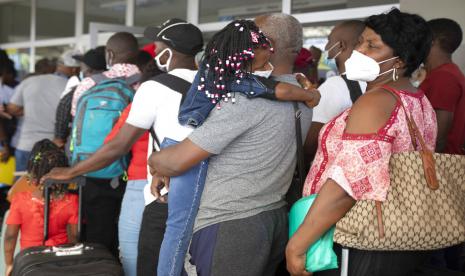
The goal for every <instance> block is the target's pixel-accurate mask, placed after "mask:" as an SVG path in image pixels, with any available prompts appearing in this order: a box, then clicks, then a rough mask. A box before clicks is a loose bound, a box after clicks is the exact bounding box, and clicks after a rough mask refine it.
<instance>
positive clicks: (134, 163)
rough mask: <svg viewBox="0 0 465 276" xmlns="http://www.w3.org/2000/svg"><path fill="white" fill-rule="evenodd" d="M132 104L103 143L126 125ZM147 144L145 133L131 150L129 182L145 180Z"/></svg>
mask: <svg viewBox="0 0 465 276" xmlns="http://www.w3.org/2000/svg"><path fill="white" fill-rule="evenodd" d="M131 106H132V104H129V105H128V106H127V107H126V109H124V110H123V113H121V116H120V117H119V119H118V121H117V122H116V124H115V125H114V126H113V129H112V130H111V132H110V134H108V136H107V138H105V142H104V143H108V141H110V140H111V139H113V137H115V136H116V134H117V133H118V132H119V130H120V129H121V127H122V126H123V125H124V123H126V119H127V118H128V116H129V111H131ZM148 144H149V132H148V131H146V132H145V133H144V135H142V136H141V137H140V138H139V140H137V141H136V143H134V145H133V146H132V148H131V154H132V156H131V162H130V163H129V168H128V179H129V180H145V179H147V151H148Z"/></svg>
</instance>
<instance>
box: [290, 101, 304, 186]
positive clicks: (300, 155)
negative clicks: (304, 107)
mask: <svg viewBox="0 0 465 276" xmlns="http://www.w3.org/2000/svg"><path fill="white" fill-rule="evenodd" d="M293 104H294V112H295V132H296V135H295V136H296V147H297V172H298V173H299V183H298V184H299V191H302V190H303V188H304V178H305V161H304V152H303V148H302V147H303V143H302V126H301V123H300V116H301V115H302V111H301V110H300V109H299V106H298V105H297V103H296V102H293Z"/></svg>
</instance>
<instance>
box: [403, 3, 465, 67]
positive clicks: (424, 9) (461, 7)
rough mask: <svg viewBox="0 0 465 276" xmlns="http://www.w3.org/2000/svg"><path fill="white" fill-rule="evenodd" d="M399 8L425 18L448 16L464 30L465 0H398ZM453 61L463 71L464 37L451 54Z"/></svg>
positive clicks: (464, 63) (464, 57) (464, 62)
mask: <svg viewBox="0 0 465 276" xmlns="http://www.w3.org/2000/svg"><path fill="white" fill-rule="evenodd" d="M400 9H401V10H402V11H405V12H410V13H416V14H419V15H421V16H423V17H424V18H425V19H426V20H430V19H434V18H443V17H445V18H450V19H452V20H455V21H456V22H457V23H459V24H460V27H461V28H462V31H463V32H465V1H464V0H441V1H438V0H400ZM452 58H453V60H454V62H455V63H456V64H457V65H458V66H459V67H460V69H461V70H462V72H465V39H464V40H462V44H461V45H460V47H459V48H458V49H457V51H455V53H454V55H453V56H452Z"/></svg>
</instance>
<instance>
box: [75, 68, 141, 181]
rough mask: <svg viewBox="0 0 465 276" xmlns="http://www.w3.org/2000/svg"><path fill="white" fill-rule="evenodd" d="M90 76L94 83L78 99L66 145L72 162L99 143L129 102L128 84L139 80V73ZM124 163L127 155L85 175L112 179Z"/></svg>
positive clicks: (87, 153)
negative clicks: (68, 144) (125, 75)
mask: <svg viewBox="0 0 465 276" xmlns="http://www.w3.org/2000/svg"><path fill="white" fill-rule="evenodd" d="M91 78H92V79H93V80H94V82H95V83H96V85H95V86H94V87H92V88H90V89H89V90H87V91H86V92H84V94H83V95H82V96H81V98H80V99H79V101H78V104H77V107H76V114H75V117H74V120H73V127H72V132H71V137H72V138H71V145H70V150H71V162H72V164H76V163H78V162H80V161H82V160H85V159H87V158H88V157H89V156H90V155H92V154H93V153H94V152H96V151H97V150H98V149H99V148H100V147H101V146H102V145H103V142H104V140H105V138H106V137H107V135H108V134H109V133H110V132H111V130H112V129H113V126H114V125H115V123H116V122H117V121H118V119H119V117H120V115H121V113H122V111H123V110H124V109H125V108H126V106H127V105H128V104H129V103H130V102H132V99H133V97H134V90H133V89H132V87H131V85H132V84H134V83H136V82H137V81H139V79H140V75H139V74H136V75H133V76H131V77H129V78H127V79H123V78H114V79H110V78H107V77H105V76H104V75H103V74H98V75H94V76H92V77H91ZM127 165H128V158H127V157H126V156H125V157H123V158H120V159H119V160H116V161H115V162H113V163H112V164H110V165H108V166H107V167H105V168H103V169H100V170H98V171H94V172H91V173H88V174H86V176H88V177H95V178H107V179H112V178H115V177H118V176H120V175H122V174H123V173H124V171H125V170H126V168H127Z"/></svg>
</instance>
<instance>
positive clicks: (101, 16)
mask: <svg viewBox="0 0 465 276" xmlns="http://www.w3.org/2000/svg"><path fill="white" fill-rule="evenodd" d="M136 2H138V1H136ZM84 10H85V11H84V33H88V32H89V23H90V22H98V23H110V24H120V25H124V24H125V23H126V20H125V18H126V1H125V0H86V1H85V9H84Z"/></svg>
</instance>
